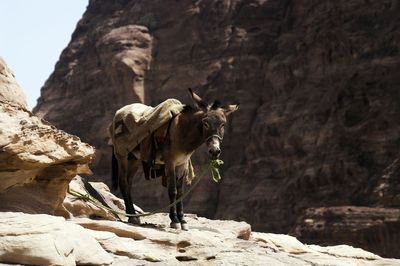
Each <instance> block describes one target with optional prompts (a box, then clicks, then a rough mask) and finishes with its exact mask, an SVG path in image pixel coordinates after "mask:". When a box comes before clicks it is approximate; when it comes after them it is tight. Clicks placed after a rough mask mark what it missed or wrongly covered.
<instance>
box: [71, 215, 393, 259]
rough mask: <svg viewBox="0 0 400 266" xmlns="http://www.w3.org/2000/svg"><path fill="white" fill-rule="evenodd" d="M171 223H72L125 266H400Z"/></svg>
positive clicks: (220, 227) (340, 250)
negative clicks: (149, 264) (186, 228)
mask: <svg viewBox="0 0 400 266" xmlns="http://www.w3.org/2000/svg"><path fill="white" fill-rule="evenodd" d="M168 219H169V218H168V215H167V214H157V215H155V216H152V217H148V218H146V221H147V222H148V225H147V227H138V226H131V225H127V224H123V223H121V222H114V221H93V220H89V219H74V220H73V221H74V222H75V223H77V224H80V225H81V226H83V227H85V228H87V229H88V230H90V233H91V234H92V236H94V237H95V238H96V239H97V240H98V241H99V243H100V244H101V245H102V247H103V248H104V249H105V250H107V251H108V252H110V253H113V254H114V255H118V256H120V257H119V258H116V261H118V263H121V264H122V265H125V264H126V265H129V263H132V264H142V263H143V264H146V262H155V263H156V265H157V263H159V264H160V265H176V264H177V263H178V261H185V263H186V264H187V265H203V264H204V265H210V264H211V265H310V264H312V265H400V261H399V260H389V259H382V258H381V257H379V256H377V255H375V254H372V253H370V252H366V251H364V250H362V249H358V248H353V247H351V246H345V245H341V246H332V247H319V246H316V245H310V246H308V245H304V244H302V243H301V242H299V241H298V240H297V239H296V238H294V237H291V236H287V235H278V234H265V233H257V232H253V233H251V237H250V238H249V240H243V239H240V238H238V235H237V231H238V230H237V229H238V227H242V228H243V230H247V229H248V228H249V225H247V224H245V223H238V222H234V221H212V220H208V219H205V218H200V217H196V216H189V217H188V222H189V224H190V225H191V230H189V231H179V230H175V229H170V228H168V227H163V225H165V224H167V223H168V222H169V220H168ZM151 224H152V227H150V225H151ZM245 228H247V229H245ZM121 256H124V257H127V258H125V259H122V258H121Z"/></svg>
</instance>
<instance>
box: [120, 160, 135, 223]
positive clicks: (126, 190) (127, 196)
mask: <svg viewBox="0 0 400 266" xmlns="http://www.w3.org/2000/svg"><path fill="white" fill-rule="evenodd" d="M117 160H118V184H119V189H120V190H121V194H122V197H123V198H124V202H125V211H126V213H127V214H135V208H134V207H133V204H132V198H131V193H130V191H131V187H130V183H129V182H128V176H129V168H130V167H129V161H128V158H127V157H123V156H117ZM135 218H136V219H135ZM128 221H129V222H131V223H139V224H140V220H139V219H137V217H129V220H128Z"/></svg>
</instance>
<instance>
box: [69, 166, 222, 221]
mask: <svg viewBox="0 0 400 266" xmlns="http://www.w3.org/2000/svg"><path fill="white" fill-rule="evenodd" d="M223 163H224V162H223V161H222V160H210V161H209V163H208V164H206V165H204V166H203V170H202V172H201V174H200V176H199V177H198V178H196V180H195V181H194V183H193V185H191V186H190V187H189V189H188V190H187V191H186V192H185V193H184V194H183V195H182V196H180V197H179V198H177V199H176V200H175V201H174V202H172V203H171V204H169V205H168V206H166V207H164V208H161V209H158V210H156V211H154V212H146V213H139V214H128V213H125V212H121V211H116V210H114V209H112V208H109V207H106V206H104V205H103V204H102V203H101V202H100V201H98V200H97V199H95V198H93V197H92V196H91V195H90V194H83V193H80V192H78V191H76V190H74V189H72V188H70V187H69V185H68V189H67V192H68V193H69V194H71V195H72V196H75V197H76V198H78V199H81V200H83V201H86V202H91V203H92V204H93V205H94V206H96V207H98V208H100V209H104V210H106V211H109V212H111V213H112V214H114V215H115V216H118V215H123V216H126V217H143V216H150V215H154V214H157V213H160V212H161V211H165V210H168V209H169V208H171V207H172V206H174V205H175V204H177V203H178V202H181V201H182V200H183V199H184V198H186V196H187V195H189V193H190V192H192V191H193V189H194V188H195V187H196V186H197V184H198V183H199V182H200V179H201V177H202V176H203V175H204V174H205V173H206V171H207V170H210V171H211V175H212V179H213V180H214V181H215V182H217V183H218V182H219V180H221V175H220V173H219V170H218V167H219V166H221V165H222V164H223Z"/></svg>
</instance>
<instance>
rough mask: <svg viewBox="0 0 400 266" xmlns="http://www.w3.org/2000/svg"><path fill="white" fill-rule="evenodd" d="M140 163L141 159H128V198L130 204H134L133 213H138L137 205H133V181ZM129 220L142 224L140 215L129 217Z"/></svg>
mask: <svg viewBox="0 0 400 266" xmlns="http://www.w3.org/2000/svg"><path fill="white" fill-rule="evenodd" d="M139 165H140V161H139V160H136V159H131V160H129V159H128V174H127V179H128V200H129V202H130V206H132V209H133V214H136V210H135V206H134V205H133V201H132V182H133V178H134V177H135V174H136V172H137V170H138V169H139ZM128 222H129V223H133V224H141V223H140V218H139V217H129V219H128Z"/></svg>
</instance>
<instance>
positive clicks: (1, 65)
mask: <svg viewBox="0 0 400 266" xmlns="http://www.w3.org/2000/svg"><path fill="white" fill-rule="evenodd" d="M0 84H1V89H0V99H1V100H3V101H9V102H13V103H15V104H17V105H19V106H21V107H24V108H25V109H26V108H27V103H26V97H25V93H24V92H23V91H22V90H21V88H20V87H19V85H18V84H17V82H16V80H15V77H14V74H13V72H12V71H11V70H10V69H9V68H8V67H7V64H6V62H5V61H4V60H3V58H1V57H0Z"/></svg>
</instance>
